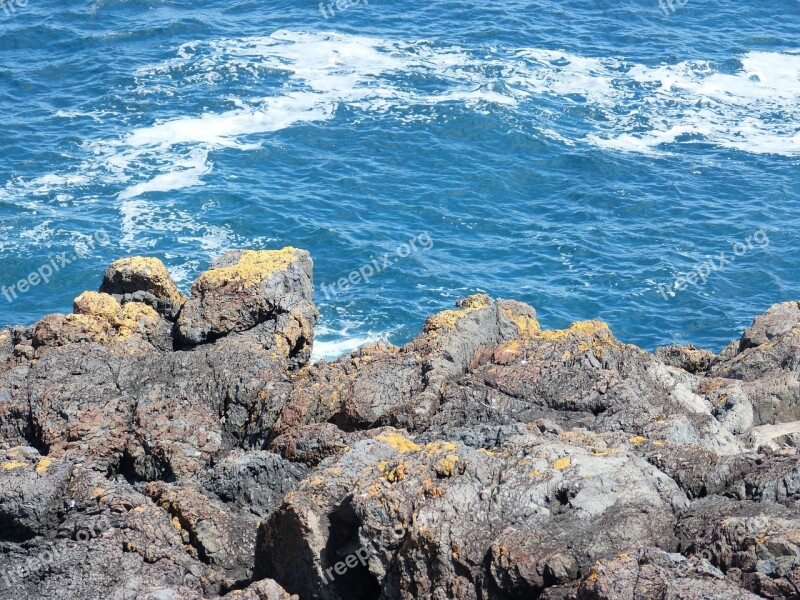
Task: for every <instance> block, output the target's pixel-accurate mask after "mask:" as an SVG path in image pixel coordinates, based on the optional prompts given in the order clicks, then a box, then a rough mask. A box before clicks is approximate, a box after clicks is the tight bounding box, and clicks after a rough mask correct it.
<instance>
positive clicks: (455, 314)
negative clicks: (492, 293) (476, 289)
mask: <svg viewBox="0 0 800 600" xmlns="http://www.w3.org/2000/svg"><path fill="white" fill-rule="evenodd" d="M491 303H492V299H491V298H490V297H489V296H487V295H486V294H474V295H472V296H469V297H467V298H465V299H464V300H463V301H462V302H461V307H460V308H457V309H455V310H445V311H442V312H440V313H438V314H435V315H433V316H430V317H428V320H427V321H425V325H424V326H423V330H424V331H425V332H426V333H437V332H440V331H449V330H450V329H452V328H453V327H455V326H456V324H457V323H458V322H459V321H460V320H461V319H463V318H464V317H466V316H467V315H469V314H471V313H474V312H475V311H477V310H480V309H482V308H486V307H487V306H489V305H490V304H491Z"/></svg>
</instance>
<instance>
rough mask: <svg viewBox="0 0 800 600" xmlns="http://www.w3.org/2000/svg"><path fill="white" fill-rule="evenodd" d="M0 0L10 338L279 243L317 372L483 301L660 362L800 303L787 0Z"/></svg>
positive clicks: (798, 98) (185, 282)
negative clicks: (312, 303)
mask: <svg viewBox="0 0 800 600" xmlns="http://www.w3.org/2000/svg"><path fill="white" fill-rule="evenodd" d="M23 4H26V3H25V2H23ZM670 4H671V5H672V6H673V7H674V9H670ZM3 6H5V8H3V7H0V259H2V262H1V263H0V264H1V265H2V267H1V268H0V286H3V288H2V290H0V292H2V293H0V323H8V324H11V323H23V324H30V323H32V322H34V321H36V320H37V319H39V318H41V317H42V316H44V315H45V314H48V313H51V312H64V311H69V310H70V308H71V302H72V299H73V298H74V297H75V296H76V295H77V294H78V293H80V292H81V291H82V290H84V289H96V288H97V286H98V285H99V283H100V279H101V276H102V271H103V269H104V268H105V266H106V265H108V264H109V263H110V262H112V261H113V260H115V259H117V258H119V257H122V256H127V255H152V256H157V257H159V258H161V259H162V260H163V261H164V263H165V264H166V265H167V267H168V268H169V270H170V272H171V273H172V275H173V276H174V277H175V279H176V281H177V282H178V283H179V285H180V286H181V287H182V288H183V289H184V290H185V291H188V288H189V287H190V286H191V283H192V281H193V279H194V277H195V276H196V275H197V274H198V273H200V272H201V271H203V270H204V269H205V268H207V267H208V265H209V262H210V261H211V260H212V259H213V258H214V257H216V256H218V255H219V254H221V253H222V252H224V251H225V250H228V249H232V248H256V249H269V248H280V247H283V246H285V245H293V246H296V247H301V248H306V249H308V250H310V251H311V253H312V255H313V258H314V260H315V283H316V285H317V296H316V302H317V304H318V305H319V307H320V310H321V323H320V327H319V330H318V341H317V344H316V346H315V354H316V356H325V357H333V356H336V355H337V354H340V353H342V352H345V351H347V350H349V349H351V348H354V347H356V346H357V345H359V344H361V343H364V342H366V341H369V340H374V339H382V338H383V339H389V340H391V341H393V342H395V343H402V342H405V341H407V340H408V339H410V338H411V337H413V336H414V335H416V334H417V333H418V331H419V329H420V327H421V325H422V323H423V322H424V319H425V317H426V316H427V315H429V314H431V313H434V312H436V311H439V310H442V309H446V308H451V307H452V305H453V302H454V301H455V299H457V298H458V297H461V296H464V295H468V294H470V293H475V292H485V293H488V294H490V295H492V296H495V297H504V298H515V299H518V300H522V301H525V302H527V303H529V304H531V305H533V306H534V307H536V309H537V310H538V312H539V316H540V320H541V321H542V323H543V324H544V325H545V326H547V327H563V326H566V325H568V324H569V323H571V322H573V321H576V320H581V319H591V318H598V319H602V320H604V321H607V322H608V323H609V324H610V326H611V328H612V330H613V331H614V332H615V334H616V335H617V336H618V337H619V338H620V339H622V340H623V341H626V342H631V343H636V344H638V345H640V346H642V347H645V348H648V349H652V348H654V347H656V346H658V345H661V344H667V343H688V342H693V343H695V344H697V345H699V346H702V347H707V348H710V349H713V350H719V349H720V348H721V347H722V346H724V345H725V344H726V343H727V342H728V341H729V340H731V339H733V338H735V337H738V335H739V334H740V332H741V330H742V328H743V327H745V326H746V325H747V324H749V322H750V320H751V319H752V318H753V316H754V315H755V314H756V313H758V312H761V311H763V310H764V309H765V308H766V307H768V306H769V305H770V304H772V303H774V302H779V301H784V300H791V299H800V257H798V251H797V249H798V247H799V246H800V244H798V242H800V239H799V238H800V234H799V233H798V231H799V230H800V228H798V224H799V223H800V212H799V211H800V185H798V179H799V178H798V166H800V3H798V2H797V0H770V1H769V2H767V1H766V0H755V1H752V2H710V1H708V0H688V3H686V4H685V5H684V6H680V5H679V4H678V2H677V1H676V0H673V1H672V2H670V3H667V2H666V0H665V1H664V2H663V6H662V7H660V6H659V2H658V0H616V1H615V2H610V1H606V0H594V1H589V0H564V1H559V2H556V1H554V0H552V1H545V0H529V1H527V2H523V1H520V0H496V1H495V2H477V1H475V0H462V1H450V0H447V1H432V2H410V1H409V0H369V1H368V2H367V0H361V1H359V2H356V3H355V4H353V5H350V4H349V3H348V2H344V3H342V4H341V6H342V7H343V10H340V9H337V8H336V5H335V4H334V5H332V10H333V12H335V14H333V15H332V14H331V12H330V10H329V9H327V8H325V9H324V13H325V14H323V11H322V10H321V9H320V5H319V3H318V2H313V1H302V0H301V1H293V2H284V1H280V2H271V1H246V2H241V1H234V0H216V1H215V2H208V1H206V0H197V1H193V2H175V1H172V2H169V1H157V0H95V1H78V0H61V1H58V2H55V1H54V0H28V2H27V4H26V5H25V6H19V5H16V4H15V5H13V6H12V7H9V5H8V4H7V3H6V4H4V5H3ZM412 240H413V242H414V243H413V245H412V243H411V242H412ZM709 261H711V262H709ZM48 271H51V272H52V273H48ZM359 271H360V272H359ZM370 271H372V272H370ZM37 272H38V274H41V276H40V277H39V278H38V279H39V280H38V281H37V278H36V277H34V278H33V281H37V284H36V285H31V286H30V287H29V289H27V290H26V291H21V290H20V289H19V288H18V287H14V288H11V286H15V285H17V282H18V281H19V280H21V279H23V278H28V277H29V275H30V274H31V273H37ZM42 276H46V277H47V279H48V281H47V282H45V281H43V280H42ZM686 276H688V277H689V280H690V282H692V283H685V281H684V280H682V279H680V278H681V277H686ZM350 277H352V281H354V282H355V283H352V284H349V283H348V285H341V286H340V285H339V282H340V281H341V283H344V280H345V279H347V278H350ZM365 277H366V278H367V279H368V281H365V280H364V278H365ZM676 280H677V285H676ZM29 283H32V281H30V280H29ZM24 287H26V286H24V285H23V288H24ZM9 288H11V289H9ZM15 296H16V297H15Z"/></svg>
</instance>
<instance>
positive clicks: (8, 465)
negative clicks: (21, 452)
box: [0, 460, 28, 471]
mask: <svg viewBox="0 0 800 600" xmlns="http://www.w3.org/2000/svg"><path fill="white" fill-rule="evenodd" d="M27 466H28V463H26V462H23V461H21V460H12V461H9V462H4V463H0V469H4V470H6V471H12V470H14V469H21V468H23V467H27Z"/></svg>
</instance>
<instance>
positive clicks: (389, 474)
mask: <svg viewBox="0 0 800 600" xmlns="http://www.w3.org/2000/svg"><path fill="white" fill-rule="evenodd" d="M407 473H408V465H406V463H404V462H403V461H400V462H398V463H396V464H395V466H394V467H392V468H391V469H389V470H388V471H386V472H385V473H384V474H383V477H384V479H386V481H388V482H389V483H397V482H398V481H403V479H405V478H406V475H407Z"/></svg>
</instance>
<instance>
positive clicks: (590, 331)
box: [532, 321, 622, 352]
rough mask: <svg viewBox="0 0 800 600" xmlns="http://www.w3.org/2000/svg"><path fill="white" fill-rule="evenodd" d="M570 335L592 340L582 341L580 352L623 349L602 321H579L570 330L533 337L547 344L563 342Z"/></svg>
mask: <svg viewBox="0 0 800 600" xmlns="http://www.w3.org/2000/svg"><path fill="white" fill-rule="evenodd" d="M570 334H579V335H586V336H589V337H590V338H591V340H590V342H587V341H581V342H579V343H578V350H579V351H580V352H586V351H587V350H589V349H590V348H591V347H592V346H602V345H611V346H615V347H622V344H620V343H619V342H618V341H617V340H616V339H615V338H614V336H613V335H612V333H611V330H610V329H609V327H608V325H607V324H606V323H603V322H602V321H578V322H576V323H573V324H572V325H570V326H569V328H568V329H546V330H544V331H540V332H538V333H535V334H534V335H533V336H532V337H533V338H535V339H540V340H544V341H547V342H558V341H563V340H565V339H567V337H569V335H570Z"/></svg>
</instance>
